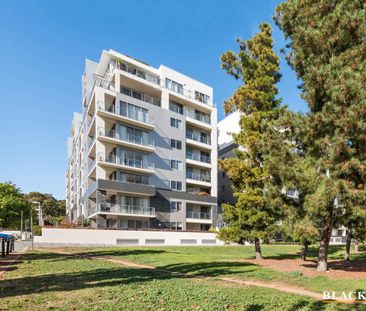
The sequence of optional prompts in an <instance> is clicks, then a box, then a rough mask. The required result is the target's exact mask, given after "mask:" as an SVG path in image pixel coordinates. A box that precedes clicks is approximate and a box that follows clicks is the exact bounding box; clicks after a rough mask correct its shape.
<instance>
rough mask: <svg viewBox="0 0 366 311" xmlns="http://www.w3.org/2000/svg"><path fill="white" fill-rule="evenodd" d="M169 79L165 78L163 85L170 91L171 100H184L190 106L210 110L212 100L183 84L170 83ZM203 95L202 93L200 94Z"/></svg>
mask: <svg viewBox="0 0 366 311" xmlns="http://www.w3.org/2000/svg"><path fill="white" fill-rule="evenodd" d="M169 80H170V79H165V82H164V83H163V87H165V88H166V89H168V90H170V91H171V96H170V97H171V98H172V99H173V100H178V102H179V101H184V102H185V103H186V104H188V105H190V106H191V107H194V108H197V109H200V110H205V111H211V109H212V108H213V104H212V100H211V99H210V98H207V97H206V98H203V97H202V96H200V95H199V94H198V93H197V92H194V91H191V90H188V89H186V88H185V87H183V85H180V86H178V85H177V84H174V83H171V82H173V81H171V80H170V81H169ZM201 95H203V94H201Z"/></svg>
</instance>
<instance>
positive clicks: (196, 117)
mask: <svg viewBox="0 0 366 311" xmlns="http://www.w3.org/2000/svg"><path fill="white" fill-rule="evenodd" d="M186 122H187V123H189V124H192V125H194V126H197V127H199V128H203V129H206V130H211V129H212V126H211V118H210V116H208V115H203V114H199V113H197V112H192V111H189V110H187V111H186Z"/></svg>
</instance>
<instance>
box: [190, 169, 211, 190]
mask: <svg viewBox="0 0 366 311" xmlns="http://www.w3.org/2000/svg"><path fill="white" fill-rule="evenodd" d="M186 183H187V184H191V185H198V186H206V187H211V177H210V176H209V175H205V174H199V173H192V172H187V174H186Z"/></svg>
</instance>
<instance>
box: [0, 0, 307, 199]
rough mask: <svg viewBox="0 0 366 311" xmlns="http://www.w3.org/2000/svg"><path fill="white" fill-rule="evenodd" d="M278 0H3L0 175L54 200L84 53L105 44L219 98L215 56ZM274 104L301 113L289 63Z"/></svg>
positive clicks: (224, 81) (228, 82)
mask: <svg viewBox="0 0 366 311" xmlns="http://www.w3.org/2000/svg"><path fill="white" fill-rule="evenodd" d="M280 2H281V1H269V0H245V1H243V0H238V1H230V0H226V1H224V0H222V1H221V0H218V1H210V0H205V1H204V0H185V1H171V0H165V1H162V0H154V1H152V0H151V1H148V0H140V1H107V0H103V1H102V0H100V1H79V0H74V1H65V0H64V1H36V0H33V1H25V0H24V1H17V0H14V1H5V2H3V3H2V4H1V10H0V39H1V45H0V66H1V70H0V107H1V111H0V116H1V121H0V146H1V152H0V182H3V181H9V180H10V181H13V182H14V183H16V184H17V185H18V186H19V187H20V188H21V189H22V190H23V191H24V192H29V191H41V192H46V193H52V194H53V195H54V196H55V197H57V198H60V199H61V198H64V193H65V190H64V173H65V169H66V140H67V136H68V135H69V133H70V126H71V118H72V113H73V111H80V110H81V75H82V73H83V69H84V59H85V58H90V59H92V60H98V59H99V56H100V53H101V51H102V50H103V49H114V50H117V51H120V52H122V53H125V54H128V55H131V56H133V57H136V58H138V59H141V60H143V61H145V62H147V63H149V64H150V65H152V66H155V67H158V66H159V65H160V64H164V65H166V66H168V67H171V68H173V69H176V70H178V71H181V72H182V73H185V74H186V75H188V76H191V77H193V78H195V79H197V80H200V81H202V82H205V83H207V84H209V85H211V86H213V88H214V96H215V98H214V101H215V103H216V105H217V107H218V110H219V114H218V115H219V119H222V118H223V109H222V103H223V101H224V99H226V98H228V97H229V96H230V95H231V94H232V92H233V91H234V89H235V87H236V85H237V84H236V82H235V81H234V80H232V79H231V78H230V77H228V76H226V74H225V73H224V71H222V70H221V69H220V62H219V57H220V55H221V54H222V53H223V52H224V51H226V50H229V49H231V50H236V49H237V45H236V43H235V38H237V37H241V38H243V39H246V38H249V37H251V36H252V35H253V34H254V33H255V32H256V31H257V29H258V25H259V23H260V22H262V21H268V22H270V23H271V24H272V25H273V27H274V32H273V35H274V39H275V41H276V50H277V51H278V50H279V49H280V48H281V47H283V46H284V39H283V36H282V33H281V32H280V31H279V30H278V28H277V27H276V26H275V25H274V24H273V21H272V15H273V12H274V9H275V7H276V5H277V4H278V3H280ZM281 71H282V73H283V78H282V81H281V82H280V84H279V89H280V95H281V96H282V97H283V99H284V103H286V104H287V105H289V107H290V108H291V109H292V110H295V111H306V105H305V104H304V102H303V101H302V100H301V99H300V97H299V91H298V89H297V84H298V82H297V81H296V76H295V74H294V73H293V72H292V70H291V69H290V68H289V67H288V66H287V65H286V64H285V62H284V61H282V63H281Z"/></svg>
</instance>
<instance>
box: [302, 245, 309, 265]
mask: <svg viewBox="0 0 366 311" xmlns="http://www.w3.org/2000/svg"><path fill="white" fill-rule="evenodd" d="M308 250H309V243H308V242H304V243H303V248H302V249H301V259H302V260H304V261H306V256H307V255H308Z"/></svg>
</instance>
